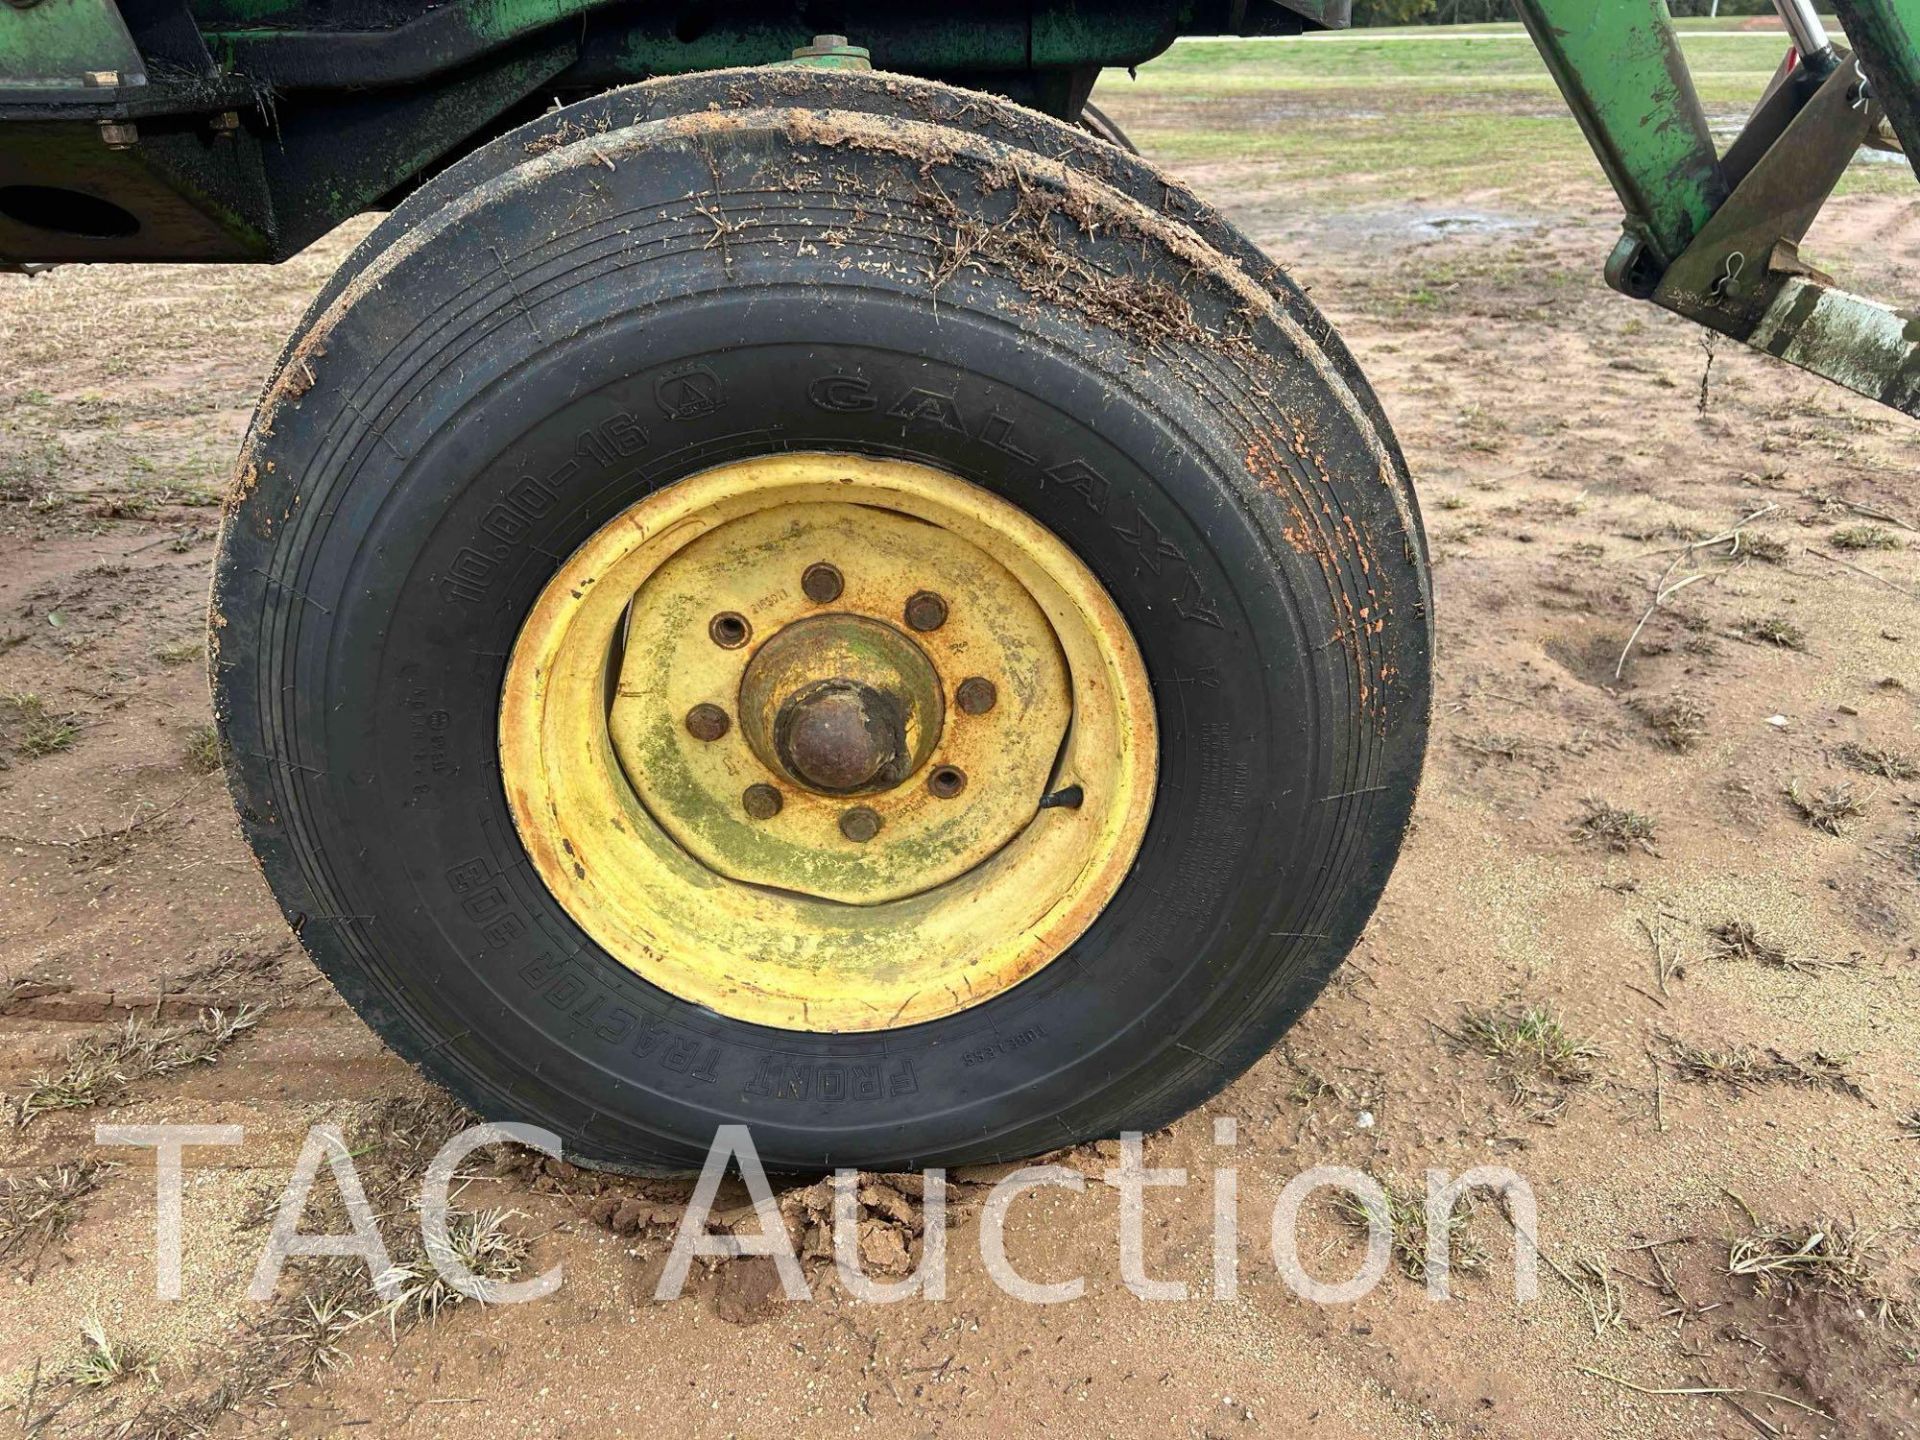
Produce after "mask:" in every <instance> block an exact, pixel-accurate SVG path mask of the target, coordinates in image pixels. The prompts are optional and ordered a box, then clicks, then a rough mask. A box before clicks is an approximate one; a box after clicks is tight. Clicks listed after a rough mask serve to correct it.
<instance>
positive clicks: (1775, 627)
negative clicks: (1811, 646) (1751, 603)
mask: <svg viewBox="0 0 1920 1440" xmlns="http://www.w3.org/2000/svg"><path fill="white" fill-rule="evenodd" d="M1740 633H1741V634H1742V635H1745V636H1746V637H1747V639H1749V640H1753V641H1757V642H1758V643H1760V644H1762V645H1777V646H1778V647H1779V648H1780V649H1782V650H1804V649H1806V648H1807V632H1806V631H1805V630H1803V629H1801V628H1800V626H1798V625H1796V624H1794V623H1793V621H1791V620H1789V619H1787V618H1786V616H1784V615H1752V616H1748V617H1747V618H1746V619H1745V620H1742V621H1741V622H1740Z"/></svg>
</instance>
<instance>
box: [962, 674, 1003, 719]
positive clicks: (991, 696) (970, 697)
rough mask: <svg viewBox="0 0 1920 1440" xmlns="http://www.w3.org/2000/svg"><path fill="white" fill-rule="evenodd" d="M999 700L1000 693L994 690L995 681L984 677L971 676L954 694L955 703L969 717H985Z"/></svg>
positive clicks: (963, 681)
mask: <svg viewBox="0 0 1920 1440" xmlns="http://www.w3.org/2000/svg"><path fill="white" fill-rule="evenodd" d="M999 699H1000V692H999V691H998V690H997V689H995V688H994V684H993V681H991V680H989V679H987V678H986V677H985V676H983V675H969V676H968V677H967V678H966V679H965V680H962V681H961V682H960V688H959V689H958V690H956V691H954V692H953V703H954V704H956V705H958V706H959V707H960V709H961V712H962V713H963V714H967V715H984V714H986V713H987V712H988V711H989V710H991V709H993V707H994V705H995V704H996V703H997V702H998V701H999Z"/></svg>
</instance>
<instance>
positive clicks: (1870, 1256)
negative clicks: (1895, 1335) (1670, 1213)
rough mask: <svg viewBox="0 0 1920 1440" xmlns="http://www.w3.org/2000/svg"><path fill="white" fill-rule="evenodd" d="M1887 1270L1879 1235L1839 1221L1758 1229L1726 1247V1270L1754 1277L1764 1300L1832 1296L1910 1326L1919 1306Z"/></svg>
mask: <svg viewBox="0 0 1920 1440" xmlns="http://www.w3.org/2000/svg"><path fill="white" fill-rule="evenodd" d="M1883 1268H1884V1260H1883V1257H1882V1255H1881V1253H1880V1247H1879V1244H1878V1241H1877V1239H1876V1237H1874V1236H1873V1235H1871V1234H1869V1233H1868V1232H1866V1231H1863V1230H1861V1229H1860V1228H1859V1227H1857V1226H1853V1225H1848V1224H1844V1223H1842V1222H1839V1221H1817V1222H1815V1223H1813V1224H1809V1225H1797V1226H1793V1227H1791V1228H1789V1229H1785V1230H1767V1229H1756V1230H1755V1231H1753V1233H1751V1234H1748V1235H1743V1236H1741V1237H1739V1238H1738V1239H1736V1240H1734V1241H1733V1242H1732V1243H1731V1244H1730V1245H1729V1246H1728V1248H1727V1274H1729V1275H1731V1276H1735V1277H1738V1278H1741V1279H1745V1280H1748V1281H1750V1282H1751V1283H1752V1285H1753V1289H1754V1293H1755V1294H1757V1295H1759V1296H1761V1297H1762V1298H1765V1299H1782V1300H1792V1299H1795V1298H1797V1297H1800V1296H1805V1295H1814V1294H1820V1295H1827V1296H1831V1297H1832V1298H1834V1299H1836V1300H1839V1301H1841V1302H1842V1303H1843V1304H1845V1305H1846V1306H1848V1308H1850V1309H1855V1310H1859V1311H1861V1312H1864V1313H1865V1314H1866V1315H1868V1316H1870V1317H1871V1318H1872V1319H1873V1320H1874V1321H1875V1322H1876V1323H1877V1324H1880V1325H1889V1326H1894V1327H1897V1328H1899V1329H1902V1330H1911V1329H1913V1328H1915V1326H1916V1324H1917V1323H1920V1310H1916V1308H1915V1307H1914V1305H1913V1303H1912V1302H1911V1301H1906V1300H1902V1299H1898V1298H1896V1297H1895V1296H1893V1295H1892V1294H1890V1293H1889V1292H1888V1290H1887V1289H1886V1287H1885V1285H1884V1283H1883V1281H1882V1280H1881V1278H1880V1277H1881V1273H1882V1270H1883Z"/></svg>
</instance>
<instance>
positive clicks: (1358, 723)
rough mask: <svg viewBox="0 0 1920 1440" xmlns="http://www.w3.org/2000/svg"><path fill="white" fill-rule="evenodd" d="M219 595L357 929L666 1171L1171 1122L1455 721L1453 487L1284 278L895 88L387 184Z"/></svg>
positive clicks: (1357, 916) (269, 846)
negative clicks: (405, 187) (1423, 469)
mask: <svg viewBox="0 0 1920 1440" xmlns="http://www.w3.org/2000/svg"><path fill="white" fill-rule="evenodd" d="M828 572H831V574H830V575H829V573H828ZM934 602H938V603H937V607H936V605H935V604H934ZM212 633H213V646H212V654H213V676H214V685H215V698H216V708H217V711H218V714H219V717H220V721H221V725H222V728H223V733H224V735H225V738H226V741H227V744H228V748H229V753H230V755H231V757H232V761H231V778H232V785H233V789H234V793H235V796H236V799H237V801H238V804H239V808H240V811H241V816H242V821H243V824H244V827H245V830H246V833H247V835H248V838H249V840H250V842H251V844H252V845H253V848H254V850H255V852H256V853H257V855H258V856H259V858H260V861H261V864H262V866H263V868H264V870H265V873H266V876H267V878H268V881H269V883H270V884H271V886H272V887H273V890H274V892H275V894H276V896H277V897H278V898H279V900H280V903H281V904H282V906H283V909H284V910H285V913H286V914H287V916H288V918H289V920H290V921H291V922H292V923H293V924H294V926H295V928H296V929H297V931H298V933H299V935H300V938H301V940H302V942H303V944H304V945H305V946H306V947H307V949H308V950H309V952H310V953H311V954H312V955H313V957H314V959H315V960H316V962H317V963H318V964H319V965H320V967H321V968H322V969H323V970H324V971H325V972H326V973H327V975H328V976H329V977H330V978H331V979H332V981H333V982H334V983H335V985H336V986H338V987H339V989H340V991H341V992H342V994H343V995H345V996H346V998H347V999H348V1000H349V1001H350V1002H351V1003H352V1004H353V1006H354V1007H355V1008H356V1010H358V1012H359V1013H360V1014H361V1015H362V1016H363V1017H364V1018H365V1019H366V1020H367V1022H368V1023H369V1024H370V1025H371V1026H372V1027H373V1028H374V1029H375V1030H376V1031H377V1032H378V1033H379V1034H381V1035H382V1036H383V1037H384V1038H385V1039H386V1040H387V1042H388V1043H389V1044H391V1045H392V1046H393V1048H394V1049H396V1050H397V1051H398V1052H399V1053H400V1054H402V1055H403V1056H405V1057H406V1058H407V1059H409V1060H410V1061H412V1062H414V1063H415V1064H417V1065H418V1066H420V1067H421V1068H422V1069H423V1070H425V1071H426V1072H427V1073H428V1074H429V1075H431V1076H432V1077H434V1078H435V1079H437V1080H439V1081H440V1082H441V1083H443V1084H445V1085H446V1086H447V1087H448V1088H450V1089H451V1090H452V1091H453V1092H454V1093H455V1094H456V1095H457V1096H458V1097H459V1098H461V1099H462V1100H463V1101H465V1102H466V1103H467V1104H468V1105H470V1106H471V1107H472V1108H473V1109H475V1110H476V1111H478V1112H479V1113H481V1114H482V1115H484V1116H486V1117H488V1118H491V1119H513V1120H521V1121H527V1122H532V1123H535V1124H538V1125H542V1126H545V1127H547V1128H549V1129H551V1130H553V1131H555V1132H557V1133H558V1134H559V1135H561V1136H562V1137H563V1139H564V1141H565V1144H566V1147H567V1153H568V1156H569V1158H571V1159H574V1160H576V1161H578V1162H580V1163H583V1164H587V1165H595V1166H603V1167H607V1168H613V1169H625V1170H636V1171H645V1172H671V1171H683V1170H686V1169H689V1168H697V1167H698V1165H699V1164H700V1161H701V1158H702V1155H703V1153H704V1150H705V1147H706V1145H707V1144H708V1142H709V1141H710V1139H711V1137H712V1134H713V1131H714V1128H715V1126H716V1125H718V1124H721V1123H727V1122H741V1123H745V1124H747V1125H749V1126H750V1127H751V1129H752V1132H753V1135H754V1139H755V1141H756V1143H757V1145H758V1148H759V1150H760V1153H761V1155H762V1157H763V1159H764V1160H765V1161H766V1162H767V1164H768V1165H769V1166H770V1167H774V1168H780V1169H787V1170H808V1169H815V1168H820V1167H825V1166H831V1165H856V1166H862V1167H868V1168H882V1169H884V1168H898V1167H903V1166H908V1165H915V1164H932V1163H948V1164H952V1163H965V1162H981V1161H991V1160H1002V1159H1009V1158H1016V1157H1021V1156H1025V1155H1029V1154H1032V1153H1035V1152H1039V1151H1044V1150H1049V1149H1052V1148H1055V1147H1058V1146H1060V1145H1063V1144H1068V1143H1073V1142H1076V1141H1079V1140H1082V1139H1086V1138H1091V1137H1096V1136H1105V1135H1110V1134H1113V1133H1116V1132H1118V1131H1120V1130H1122V1129H1142V1130H1145V1129H1152V1128H1156V1127H1158V1126H1161V1125H1164V1124H1166V1123H1168V1122H1170V1121H1171V1120H1173V1119H1174V1118H1176V1117H1177V1116H1178V1115H1180V1114H1181V1113H1183V1112H1184V1111H1186V1110H1187V1109H1189V1108H1191V1107H1192V1106H1194V1105H1196V1104H1198V1103H1199V1102H1201V1101H1203V1100H1204V1099H1206V1098H1207V1097H1209V1096H1210V1095H1212V1094H1214V1093H1215V1092H1217V1091H1218V1090H1219V1089H1221V1088H1222V1087H1223V1086H1224V1085H1226V1084H1227V1083H1228V1082H1229V1081H1231V1080H1232V1079H1233V1078H1234V1077H1235V1076H1236V1075H1238V1074H1239V1073H1240V1072H1241V1071H1242V1070H1244V1069H1245V1068H1246V1067H1247V1066H1248V1065H1250V1064H1251V1063H1252V1062H1253V1061H1254V1060H1256V1059H1257V1058H1259V1056H1261V1055H1262V1054H1263V1053H1265V1052H1266V1051H1267V1050H1268V1049H1269V1048H1270V1047H1271V1046H1272V1045H1273V1043H1274V1042H1275V1041H1276V1040H1277V1039H1278V1037H1279V1036H1280V1035H1281V1034H1282V1033H1283V1032H1284V1031H1285V1030H1286V1028H1287V1026H1288V1025H1290V1024H1291V1023H1292V1021H1293V1020H1294V1019H1295V1018H1296V1017H1297V1016H1298V1015H1299V1014H1300V1012H1301V1011H1302V1010H1303V1009H1304V1008H1305V1007H1306V1006H1307V1005H1308V1004H1310V1003H1311V1001H1312V1000H1313V998H1314V996H1315V995H1316V994H1317V993H1318V992H1319V990H1320V989H1321V987H1322V986H1323V985H1324V984H1325V983H1326V981H1327V979H1328V977H1329V976H1330V975H1331V974H1332V973H1333V971H1334V970H1335V968H1336V967H1337V966H1338V964H1339V962H1340V960H1341V959H1342V958H1343V957H1344V955H1345V953H1346V951H1347V950H1348V948H1349V947H1350V946H1351V944H1352V943H1353V941H1354V940H1355V938H1356V937H1357V936H1358V934H1359V932H1360V930H1361V928H1362V927H1363V926H1364V924H1365V922H1366V920H1367V918H1368V916H1369V915H1370V913H1371V912H1372V909H1373V906H1374V904H1375V902H1376V900H1377V899H1378V896H1379V894H1380V891H1381V888H1382V887H1383V885H1384V884H1385V881H1386V878H1387V875H1388V873H1389V871H1390V870H1391V868H1392V864H1393V861H1394V858H1395V856H1396V854H1397V852H1398V848H1399V845H1400V841H1401V837H1402V835H1403V833H1404V830H1405V828H1406V824H1407V821H1408V818H1409V814H1410V810H1411V806H1412V802H1413V796H1414V790H1415V787H1416V784H1417V781H1418V776H1419V771H1420V764H1421V759H1422V755H1423V751H1424V745H1425V738H1426V725H1427V706H1428V658H1429V650H1430V629H1429V621H1428V583H1427V574H1426V557H1425V547H1424V541H1423V539H1422V537H1421V534H1420V527H1419V520H1418V514H1417V510H1416V508H1415V505H1414V501H1413V497H1412V494H1411V490H1410V487H1409V486H1408V484H1407V479H1406V474H1405V467H1404V464H1403V463H1402V462H1401V460H1400V457H1399V453H1398V451H1397V449H1396V447H1395V446H1394V444H1393V441H1392V438H1391V436H1390V434H1389V433H1388V431H1387V429H1386V425H1385V421H1384V419H1383V418H1382V417H1381V415H1380V413H1379V410H1378V406H1377V403H1376V402H1375V401H1374V399H1373V397H1372V395H1371V394H1370V393H1369V392H1368V391H1367V389H1366V386H1365V383H1364V381H1363V380H1362V379H1361V378H1360V377H1359V375H1358V373H1357V371H1356V369H1355V368H1354V366H1353V364H1352V361H1351V359H1350V358H1349V357H1348V356H1347V355H1346V353H1345V351H1344V350H1343V349H1341V348H1340V347H1339V345H1338V342H1337V341H1336V340H1334V339H1333V337H1332V336H1331V333H1330V331H1329V329H1328V327H1327V326H1326V324H1325V322H1324V321H1323V320H1322V319H1321V318H1320V317H1319V315H1318V314H1317V312H1315V311H1314V310H1313V308H1312V306H1311V305H1310V304H1309V303H1308V302H1307V301H1306V299H1305V297H1304V296H1303V295H1302V294H1301V293H1300V292H1299V290H1298V289H1297V288H1296V287H1294V286H1292V285H1291V283H1290V282H1288V281H1287V280H1286V279H1285V277H1284V276H1283V275H1281V274H1280V272H1278V271H1277V270H1275V269H1274V268H1273V267H1271V266H1270V265H1268V264H1267V263H1266V262H1265V261H1264V260H1263V259H1262V258H1261V257H1259V256H1258V254H1257V252H1255V251H1253V249H1252V247H1251V246H1249V245H1248V244H1247V243H1246V242H1245V241H1244V240H1243V239H1241V238H1240V237H1238V236H1237V235H1235V234H1234V233H1233V232H1232V231H1231V230H1230V228H1229V227H1227V226H1225V225H1224V223H1223V222H1221V221H1220V220H1219V219H1218V217H1216V216H1214V215H1213V214H1212V213H1211V212H1210V211H1208V210H1207V209H1206V208H1205V207H1204V206H1202V205H1200V204H1199V203H1198V202H1196V201H1194V200H1193V199H1192V198H1191V197H1190V196H1188V195H1186V194H1185V193H1184V192H1182V191H1180V190H1179V189H1177V187H1174V186H1171V185H1170V184H1168V183H1167V182H1166V181H1164V180H1163V179H1162V178H1160V177H1159V176H1158V175H1157V174H1155V173H1154V172H1153V171H1151V170H1150V169H1149V168H1148V167H1146V166H1144V165H1143V164H1141V163H1139V162H1137V161H1134V160H1132V159H1131V158H1130V157H1127V156H1124V155H1122V154H1120V153H1119V152H1117V151H1114V150H1113V149H1111V148H1110V147H1108V146H1106V145H1104V144H1102V143H1100V142H1098V141H1093V140H1091V139H1089V138H1087V137H1084V136H1081V135H1078V134H1076V133H1075V132H1074V131H1072V130H1071V129H1070V128H1069V127H1066V126H1062V125H1058V124H1056V123H1054V122H1051V121H1047V120H1045V119H1043V118H1040V117H1036V116H1033V115H1031V114H1029V113H1027V112H1022V111H1018V110H1017V109H1016V108H1015V107H1012V106H1009V105H1005V104H1003V103H1001V102H997V101H994V100H991V99H988V98H986V97H983V96H979V95H971V94H965V93H962V92H958V91H953V90H950V89H946V88H945V87H941V86H937V85H932V84H928V83H925V82H918V81H912V80H907V79H904V78H902V77H896V76H857V75H844V74H836V75H825V74H820V73H817V72H800V71H768V72H741V73H737V74H721V75H709V76H701V77H695V78H693V79H689V80H682V81H671V82H658V83H656V84H651V85H647V86H641V87H636V88H635V89H633V90H630V91H623V92H617V93H616V94H614V95H610V96H605V97H601V98H599V99H597V100H595V101H592V102H587V103H586V104H584V105H581V106H576V107H571V108H570V109H567V110H561V111H557V112H554V113H553V114H551V115H549V116H546V117H544V118H543V119H542V120H541V121H540V122H538V123H537V124H536V125H533V126H529V127H527V128H526V129H524V130H522V131H518V132H515V133H514V134H512V135H509V136H507V137H505V138H503V139H502V140H500V141H497V142H495V143H494V144H493V145H492V146H490V147H488V148H487V149H486V150H484V151H482V152H480V153H479V154H477V155H475V156H474V157H471V158H470V159H469V160H467V161H466V162H463V163H462V165H460V166H457V167H455V168H454V169H453V170H451V171H449V172H447V174H446V175H444V176H442V177H441V178H440V179H439V180H438V181H436V182H434V184H432V185H430V186H428V187H426V188H425V189H423V190H422V191H421V192H419V193H418V194H417V195H416V196H415V197H414V198H413V199H410V200H409V201H408V202H407V203H406V204H405V205H403V206H402V207H401V208H400V209H399V210H398V211H396V212H395V214H394V215H393V216H392V217H390V219H389V220H388V221H387V222H386V223H384V224H383V225H382V226H381V227H380V228H379V229H378V230H376V231H375V232H374V234H373V235H372V236H371V237H370V238H369V240H368V242H367V243H365V244H363V245H362V246H361V247H360V249H359V250H358V251H356V253H355V255H354V256H353V258H352V259H351V260H350V261H349V262H348V265H347V266H346V267H345V268H344V269H343V271H342V273H341V275H340V276H338V277H336V279H335V281H334V282H333V284H332V285H330V286H329V288H328V290H327V291H326V292H325V293H324V294H323V295H322V297H321V299H320V300H319V301H318V302H317V303H316V306H315V308H314V311H313V312H312V313H311V314H310V315H309V317H308V320H307V322H306V324H305V325H304V326H303V329H302V331H301V332H300V333H299V334H298V335H297V336H296V337H295V339H294V341H293V343H292V344H291V345H290V346H289V348H288V351H287V353H286V355H285V357H284V358H283V362H282V364H281V366H280V368H279V370H278V371H277V373H276V375H275V377H274V379H273V381H272V382H271V384H270V386H269V389H268V392H267V394H266V396H265V397H264V399H263V401H262V404H261V407H260V411H259V413H258V415H257V416H256V419H255V423H254V426H253V429H252V431H251V433H250V435H249V437H248V440H247V443H246V446H245V450H244V452H243V455H242V459H241V464H240V472H239V481H238V485H237V487H236V499H235V502H234V503H233V505H232V506H231V507H230V510H229V513H228V516H227V519H226V524H225V526H224V528H223V532H222V539H221V551H220V560H219V566H218V571H217V576H216V581H215V587H214V599H213V608H212ZM980 682H984V683H985V688H984V689H983V688H981V684H980ZM856 812H864V813H856Z"/></svg>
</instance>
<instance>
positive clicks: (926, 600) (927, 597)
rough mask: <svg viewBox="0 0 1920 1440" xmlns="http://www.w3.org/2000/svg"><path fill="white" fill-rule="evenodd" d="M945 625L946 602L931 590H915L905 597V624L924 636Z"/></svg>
mask: <svg viewBox="0 0 1920 1440" xmlns="http://www.w3.org/2000/svg"><path fill="white" fill-rule="evenodd" d="M946 623H947V602H946V601H945V600H942V599H941V598H940V597H939V596H938V595H936V594H934V593H933V592H932V591H931V590H917V591H915V592H914V593H913V594H912V595H909V596H908V597H907V624H908V625H909V626H911V627H912V628H913V629H915V630H918V631H919V632H920V633H921V634H923V635H924V634H925V633H926V632H927V631H929V630H938V629H939V628H940V627H941V626H942V625H944V624H946Z"/></svg>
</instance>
